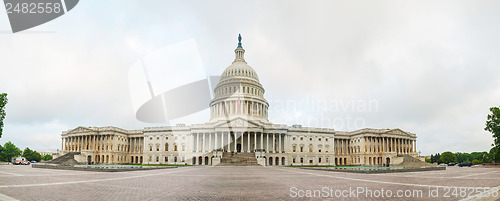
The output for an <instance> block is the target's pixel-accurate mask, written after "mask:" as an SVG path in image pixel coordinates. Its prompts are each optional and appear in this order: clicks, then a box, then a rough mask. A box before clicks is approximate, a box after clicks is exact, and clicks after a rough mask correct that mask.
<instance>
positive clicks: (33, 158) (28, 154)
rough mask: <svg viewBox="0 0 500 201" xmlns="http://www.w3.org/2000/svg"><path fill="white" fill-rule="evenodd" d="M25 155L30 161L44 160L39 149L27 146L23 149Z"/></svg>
mask: <svg viewBox="0 0 500 201" xmlns="http://www.w3.org/2000/svg"><path fill="white" fill-rule="evenodd" d="M23 157H24V158H26V160H29V161H40V160H42V155H40V153H38V152H37V151H33V150H31V149H30V148H28V147H26V149H24V151H23Z"/></svg>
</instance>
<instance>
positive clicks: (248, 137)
mask: <svg viewBox="0 0 500 201" xmlns="http://www.w3.org/2000/svg"><path fill="white" fill-rule="evenodd" d="M247 152H248V153H250V132H248V131H247Z"/></svg>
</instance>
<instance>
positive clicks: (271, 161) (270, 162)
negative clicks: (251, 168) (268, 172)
mask: <svg viewBox="0 0 500 201" xmlns="http://www.w3.org/2000/svg"><path fill="white" fill-rule="evenodd" d="M269 165H273V157H269Z"/></svg>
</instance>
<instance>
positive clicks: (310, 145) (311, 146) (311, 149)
mask: <svg viewBox="0 0 500 201" xmlns="http://www.w3.org/2000/svg"><path fill="white" fill-rule="evenodd" d="M309 152H313V145H312V144H309Z"/></svg>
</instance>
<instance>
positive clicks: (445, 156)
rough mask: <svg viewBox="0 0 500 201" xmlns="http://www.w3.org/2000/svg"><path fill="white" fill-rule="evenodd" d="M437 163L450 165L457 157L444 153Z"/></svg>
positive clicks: (447, 152)
mask: <svg viewBox="0 0 500 201" xmlns="http://www.w3.org/2000/svg"><path fill="white" fill-rule="evenodd" d="M439 161H440V162H438V163H451V162H456V161H457V156H455V154H453V153H451V152H449V151H446V152H443V154H441V157H440V158H439Z"/></svg>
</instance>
